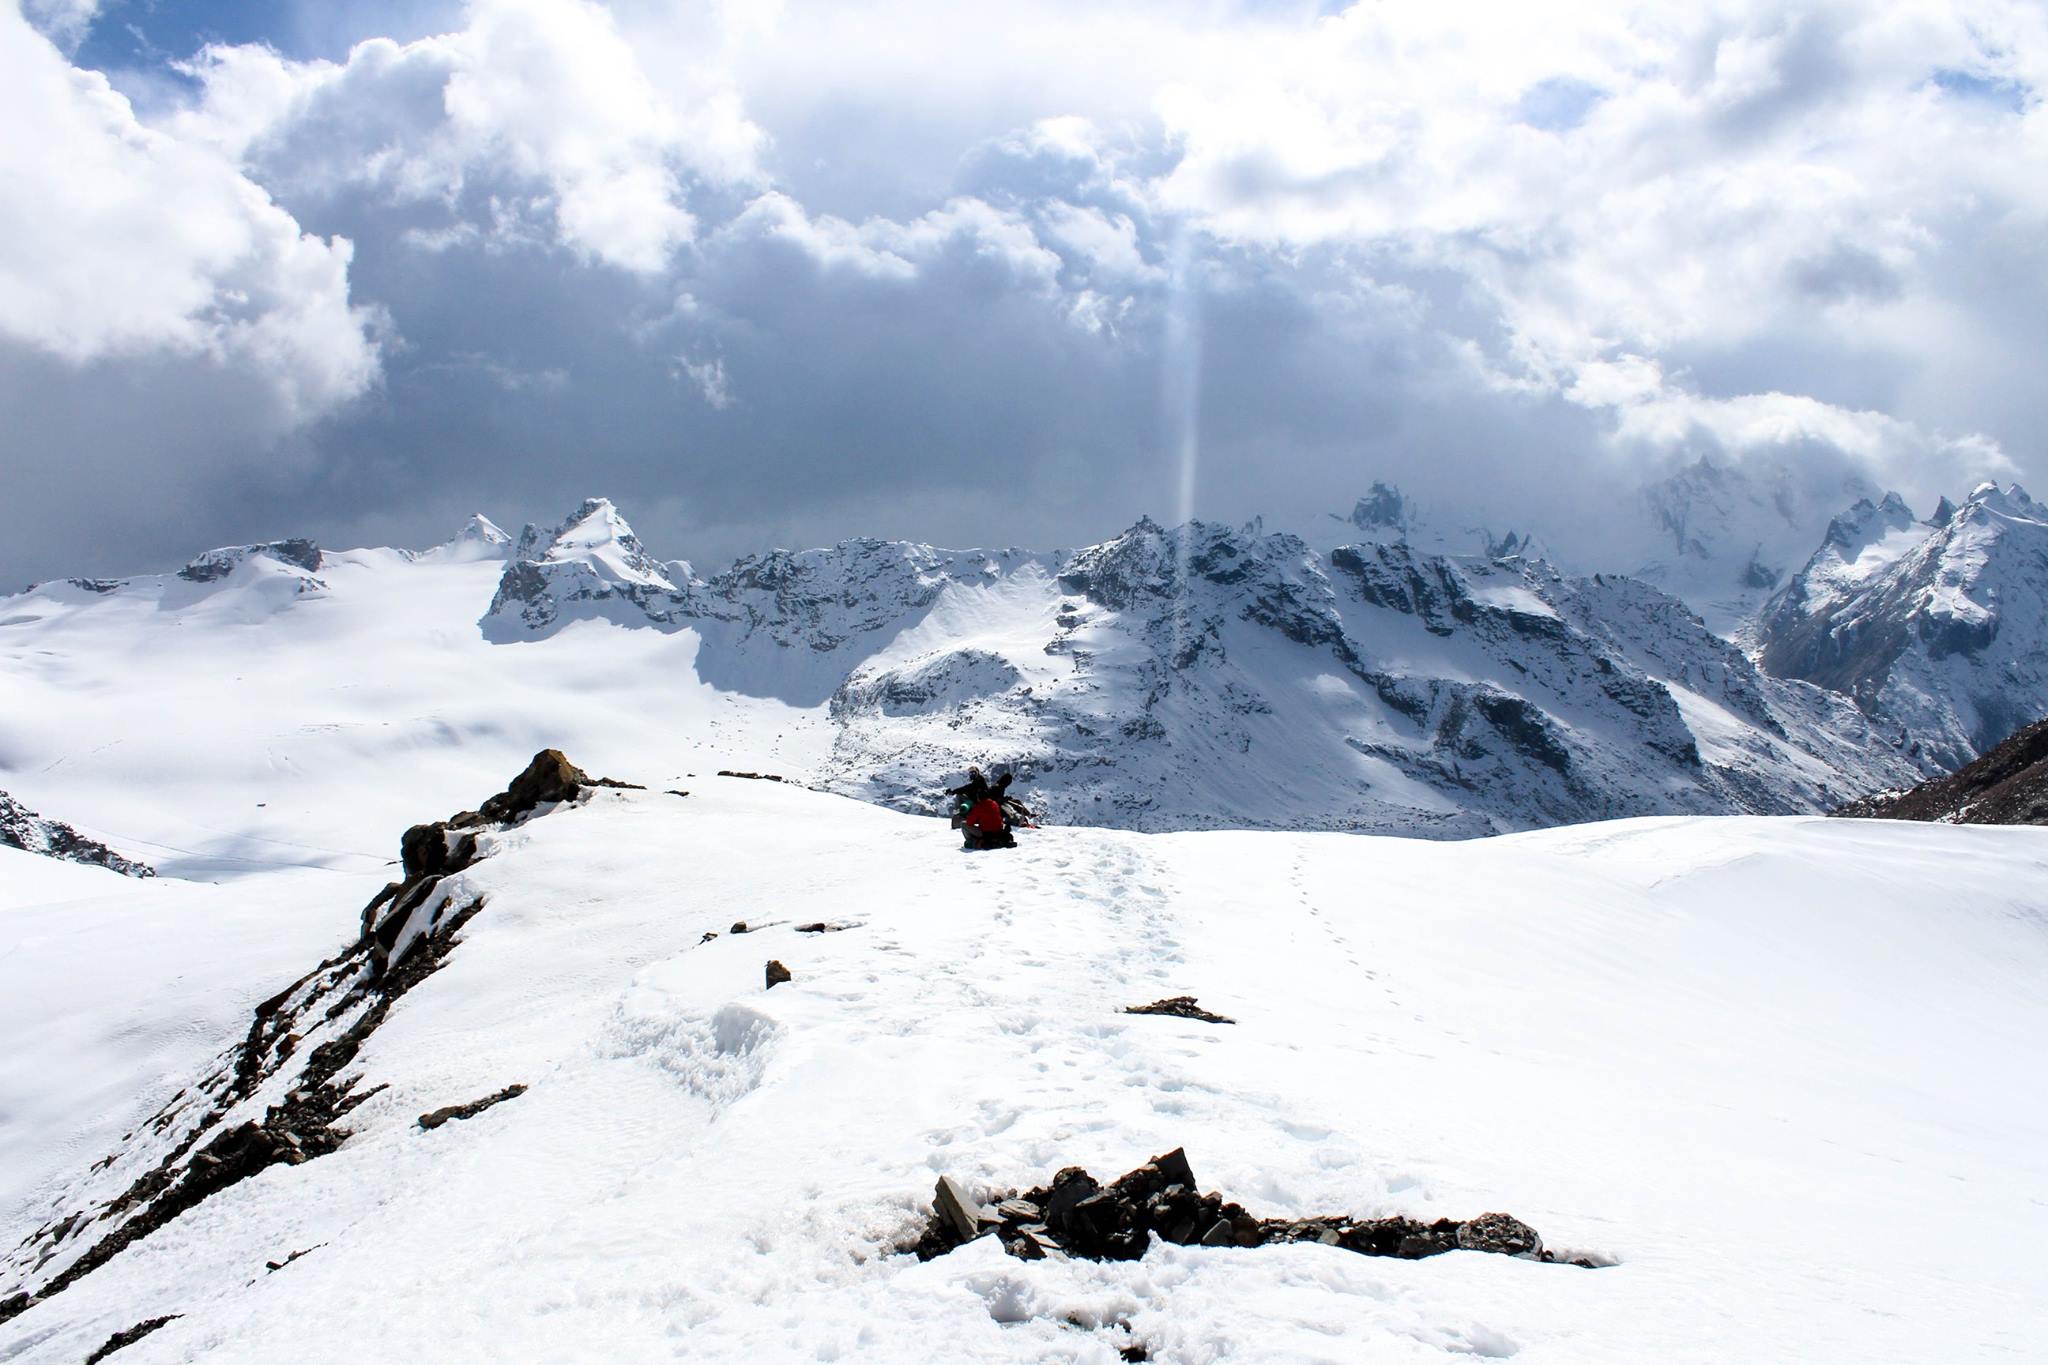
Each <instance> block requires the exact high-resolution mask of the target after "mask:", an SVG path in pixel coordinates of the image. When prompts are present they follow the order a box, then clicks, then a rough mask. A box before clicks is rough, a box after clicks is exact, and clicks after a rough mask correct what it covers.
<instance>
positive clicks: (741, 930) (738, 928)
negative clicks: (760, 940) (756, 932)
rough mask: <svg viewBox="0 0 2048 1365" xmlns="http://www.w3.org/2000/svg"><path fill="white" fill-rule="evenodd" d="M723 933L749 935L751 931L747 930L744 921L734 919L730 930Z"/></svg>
mask: <svg viewBox="0 0 2048 1365" xmlns="http://www.w3.org/2000/svg"><path fill="white" fill-rule="evenodd" d="M725 932H727V933H728V934H745V933H750V932H752V931H751V930H749V929H748V928H747V922H746V921H745V920H743V919H736V920H734V921H733V922H732V928H730V929H728V930H726V931H725Z"/></svg>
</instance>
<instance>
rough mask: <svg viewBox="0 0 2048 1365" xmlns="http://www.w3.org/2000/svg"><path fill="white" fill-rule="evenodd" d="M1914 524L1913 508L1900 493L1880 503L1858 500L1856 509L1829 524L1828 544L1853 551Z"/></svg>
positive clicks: (1889, 494) (1886, 495)
mask: <svg viewBox="0 0 2048 1365" xmlns="http://www.w3.org/2000/svg"><path fill="white" fill-rule="evenodd" d="M1914 521H1915V518H1914V516H1913V511H1912V509H1911V508H1909V507H1907V506H1906V502H1905V499H1903V498H1901V497H1900V496H1899V495H1898V494H1897V493H1887V494H1885V495H1884V498H1883V500H1882V501H1879V502H1872V501H1871V500H1870V499H1869V498H1858V499H1857V500H1856V504H1855V506H1853V507H1851V508H1850V509H1849V510H1848V511H1846V512H1844V513H1842V514H1841V515H1840V516H1838V517H1836V518H1835V519H1834V520H1833V521H1830V522H1829V523H1828V533H1827V540H1826V543H1827V544H1829V545H1834V546H1837V547H1839V548H1842V549H1854V548H1856V547H1859V546H1861V545H1863V544H1866V543H1867V542H1869V541H1871V540H1874V539H1877V538H1878V537H1880V536H1883V535H1886V534H1887V533H1889V532H1892V531H1902V530H1904V529H1905V528H1906V527H1908V526H1911V525H1913V524H1914Z"/></svg>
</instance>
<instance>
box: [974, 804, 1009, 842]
mask: <svg viewBox="0 0 2048 1365" xmlns="http://www.w3.org/2000/svg"><path fill="white" fill-rule="evenodd" d="M967 826H968V828H969V829H976V830H980V831H981V832H982V833H983V834H1000V833H1002V832H1003V830H1004V829H1005V828H1006V825H1005V822H1004V820H1003V808H1002V807H1001V806H999V805H997V804H996V803H995V801H994V800H993V799H991V798H989V797H986V796H984V797H983V798H982V799H981V800H979V801H977V802H975V803H974V809H973V810H970V811H968V812H967Z"/></svg>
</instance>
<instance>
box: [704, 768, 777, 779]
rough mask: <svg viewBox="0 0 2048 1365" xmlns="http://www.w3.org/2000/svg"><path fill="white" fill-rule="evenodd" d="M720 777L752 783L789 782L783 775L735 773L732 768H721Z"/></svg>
mask: <svg viewBox="0 0 2048 1365" xmlns="http://www.w3.org/2000/svg"><path fill="white" fill-rule="evenodd" d="M718 775H719V776H720V777H744V778H746V779H747V780H749V781H751V782H786V781H788V780H789V779H787V778H785V777H784V776H783V775H782V774H781V773H743V772H734V771H733V770H732V769H730V768H720V769H719V770H718Z"/></svg>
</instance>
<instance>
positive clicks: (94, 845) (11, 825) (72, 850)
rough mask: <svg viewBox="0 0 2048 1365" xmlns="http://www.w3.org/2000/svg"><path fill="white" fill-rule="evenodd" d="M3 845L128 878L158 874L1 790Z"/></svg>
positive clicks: (143, 864) (1, 832) (1, 834)
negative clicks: (32, 808)
mask: <svg viewBox="0 0 2048 1365" xmlns="http://www.w3.org/2000/svg"><path fill="white" fill-rule="evenodd" d="M0 844H5V845H7V846H8V847H10V848H18V849H21V850H22V851H24V852H27V853H40V854H42V855H43V856H45V857H49V858H61V859H63V860H64V861H65V862H71V863H88V864H90V865H92V866H94V867H104V868H106V869H107V870H108V871H109V872H118V873H120V874H121V875H122V876H124V877H154V876H155V875H156V869H155V868H153V867H151V866H150V865H149V864H148V863H145V862H143V861H141V860H140V859H138V858H130V857H128V856H127V855H126V854H122V853H116V852H114V850H113V849H111V848H108V847H107V846H106V845H105V844H103V843H101V842H100V841H99V840H97V839H94V838H91V837H90V836H88V835H84V834H80V833H79V832H78V831H77V830H75V829H73V828H72V827H71V826H69V825H67V824H65V823H64V822H63V821H62V820H52V819H50V818H48V817H47V816H42V815H38V814H36V813H35V812H34V811H32V810H30V809H29V808H28V807H27V806H24V805H22V804H21V802H19V801H17V800H15V799H14V798H13V797H11V796H9V795H8V794H7V793H6V792H0Z"/></svg>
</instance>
